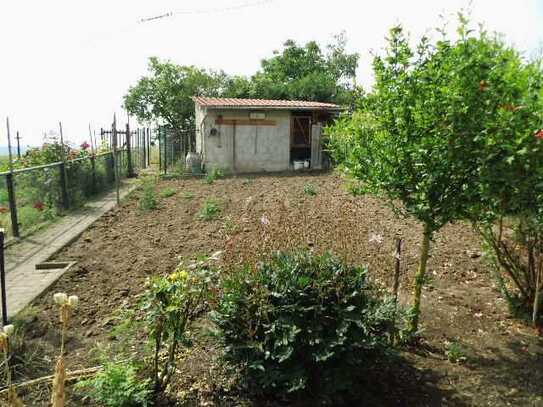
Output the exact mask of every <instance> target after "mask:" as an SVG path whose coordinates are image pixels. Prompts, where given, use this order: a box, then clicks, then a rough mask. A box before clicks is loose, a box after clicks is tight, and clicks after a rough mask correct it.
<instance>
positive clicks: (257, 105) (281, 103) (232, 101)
mask: <svg viewBox="0 0 543 407" xmlns="http://www.w3.org/2000/svg"><path fill="white" fill-rule="evenodd" d="M192 100H193V101H194V103H196V104H197V105H200V106H204V107H216V108H225V109H302V110H341V107H340V106H339V105H336V104H334V103H322V102H310V101H303V100H269V99H237V98H209V97H202V96H194V97H193V98H192Z"/></svg>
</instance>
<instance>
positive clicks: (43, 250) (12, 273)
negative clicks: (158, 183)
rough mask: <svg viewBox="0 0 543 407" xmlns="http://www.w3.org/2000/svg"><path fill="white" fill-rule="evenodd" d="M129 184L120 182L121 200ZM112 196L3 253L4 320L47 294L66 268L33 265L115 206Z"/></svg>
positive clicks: (96, 202)
mask: <svg viewBox="0 0 543 407" xmlns="http://www.w3.org/2000/svg"><path fill="white" fill-rule="evenodd" d="M135 186H136V185H135V183H134V182H133V181H132V180H128V181H125V182H123V184H122V186H121V190H120V196H121V199H122V198H124V197H125V196H126V195H128V193H130V192H131V191H132V190H133V189H134V188H135ZM116 203H117V202H116V193H115V191H112V192H110V193H108V194H107V195H105V196H103V197H101V198H99V199H96V200H93V201H89V202H87V204H86V205H85V207H84V208H82V209H80V210H78V211H75V212H71V213H69V214H68V215H66V216H63V217H62V218H61V219H59V220H58V221H57V222H55V223H54V224H52V225H50V226H48V227H47V228H45V229H43V230H40V231H38V232H36V233H35V234H33V235H31V236H29V237H28V238H26V239H23V240H21V241H19V242H15V243H13V244H11V245H9V246H8V247H7V248H6V250H5V260H6V291H7V293H6V294H7V295H6V296H7V307H8V318H10V317H12V316H14V315H16V314H17V313H18V312H19V311H20V310H22V309H23V308H24V307H26V306H27V305H28V304H30V303H31V302H32V301H33V300H34V299H35V298H36V297H38V296H39V295H40V294H41V293H42V292H44V291H45V290H47V288H49V287H50V286H51V284H53V283H54V282H55V281H56V280H57V279H58V278H60V276H62V274H64V273H65V272H66V271H67V270H68V269H69V267H66V268H58V269H49V270H36V264H39V263H42V262H44V261H47V260H48V259H49V258H51V257H52V256H53V255H54V254H56V253H57V252H58V251H59V250H60V249H62V248H63V247H64V246H66V245H67V244H69V243H71V242H72V241H73V240H75V239H76V238H77V237H78V236H79V235H81V233H83V232H84V231H85V230H86V229H87V228H88V227H89V226H90V225H91V224H92V223H94V222H95V221H96V220H97V219H98V218H100V217H101V216H102V215H103V214H105V213H106V212H108V211H109V210H111V209H113V208H114V207H115V205H116Z"/></svg>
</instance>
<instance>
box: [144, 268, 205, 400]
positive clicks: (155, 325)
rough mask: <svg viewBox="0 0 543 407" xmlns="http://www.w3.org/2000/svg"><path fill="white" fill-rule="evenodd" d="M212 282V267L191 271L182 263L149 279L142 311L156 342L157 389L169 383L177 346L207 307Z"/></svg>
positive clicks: (154, 373) (185, 339)
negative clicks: (173, 270)
mask: <svg viewBox="0 0 543 407" xmlns="http://www.w3.org/2000/svg"><path fill="white" fill-rule="evenodd" d="M212 285H214V272H213V271H212V270H211V269H209V268H207V267H199V268H196V269H194V270H190V271H189V270H186V269H184V268H183V266H182V265H181V266H179V267H178V269H177V270H176V271H175V272H174V273H172V274H170V275H169V276H166V277H162V276H157V277H153V278H151V279H150V280H149V282H148V289H147V291H146V292H145V296H144V298H143V304H142V310H143V311H145V318H146V322H147V326H148V327H149V335H150V338H151V342H152V343H153V345H154V363H153V378H154V385H155V392H159V391H162V390H164V389H165V388H166V386H167V384H168V383H169V382H170V380H171V376H172V374H173V373H174V372H175V365H176V354H177V351H178V347H179V345H180V344H186V343H188V342H189V337H188V334H187V330H188V328H189V326H190V323H191V322H192V321H193V320H194V319H195V318H196V316H197V315H198V314H199V313H200V312H202V310H203V309H204V308H205V307H206V305H207V300H208V299H209V296H210V293H211V290H210V288H211V286H212Z"/></svg>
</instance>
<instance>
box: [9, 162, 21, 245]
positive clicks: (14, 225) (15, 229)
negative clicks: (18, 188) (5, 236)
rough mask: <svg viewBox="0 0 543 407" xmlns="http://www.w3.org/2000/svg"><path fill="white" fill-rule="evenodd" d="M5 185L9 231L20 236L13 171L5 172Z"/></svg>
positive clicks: (15, 235)
mask: <svg viewBox="0 0 543 407" xmlns="http://www.w3.org/2000/svg"><path fill="white" fill-rule="evenodd" d="M6 187H7V189H8V200H9V212H10V215H11V233H13V236H14V237H20V234H19V220H18V218H17V203H16V201H15V185H14V183H13V173H11V172H10V173H9V174H6Z"/></svg>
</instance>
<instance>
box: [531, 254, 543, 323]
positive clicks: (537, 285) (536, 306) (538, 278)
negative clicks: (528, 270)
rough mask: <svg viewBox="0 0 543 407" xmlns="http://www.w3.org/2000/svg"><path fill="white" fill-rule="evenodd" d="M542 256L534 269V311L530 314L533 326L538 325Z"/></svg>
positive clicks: (542, 266) (542, 267)
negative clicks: (537, 266)
mask: <svg viewBox="0 0 543 407" xmlns="http://www.w3.org/2000/svg"><path fill="white" fill-rule="evenodd" d="M542 269H543V256H540V261H539V268H538V270H537V271H536V273H537V275H536V279H535V295H534V311H533V314H532V322H533V324H534V327H536V328H537V327H538V326H539V301H540V300H539V292H540V291H541V288H542V287H541V273H542V272H543V270H542Z"/></svg>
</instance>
